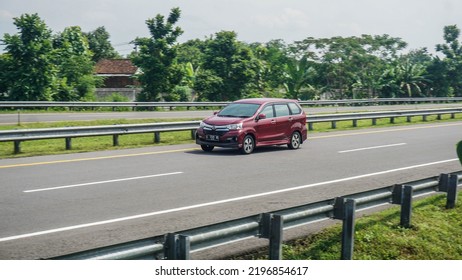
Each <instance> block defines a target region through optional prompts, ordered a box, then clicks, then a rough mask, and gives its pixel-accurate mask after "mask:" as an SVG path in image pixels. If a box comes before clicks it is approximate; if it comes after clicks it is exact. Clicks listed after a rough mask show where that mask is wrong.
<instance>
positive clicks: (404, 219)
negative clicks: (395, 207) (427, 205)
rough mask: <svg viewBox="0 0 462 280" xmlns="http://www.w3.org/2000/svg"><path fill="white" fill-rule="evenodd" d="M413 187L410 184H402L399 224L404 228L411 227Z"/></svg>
mask: <svg viewBox="0 0 462 280" xmlns="http://www.w3.org/2000/svg"><path fill="white" fill-rule="evenodd" d="M413 192H414V189H413V188H412V186H403V188H402V198H401V199H402V200H401V221H400V223H401V226H402V227H405V228H409V227H411V215H412V194H413Z"/></svg>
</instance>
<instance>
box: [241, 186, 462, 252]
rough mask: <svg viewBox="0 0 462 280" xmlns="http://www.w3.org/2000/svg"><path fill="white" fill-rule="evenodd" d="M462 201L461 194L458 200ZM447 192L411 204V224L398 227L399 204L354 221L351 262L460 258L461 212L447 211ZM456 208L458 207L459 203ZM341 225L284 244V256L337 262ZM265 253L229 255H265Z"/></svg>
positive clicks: (461, 244)
mask: <svg viewBox="0 0 462 280" xmlns="http://www.w3.org/2000/svg"><path fill="white" fill-rule="evenodd" d="M460 199H462V193H460V194H459V197H458V200H459V201H460ZM445 205H446V195H435V196H432V197H429V198H425V199H422V200H419V201H417V202H415V203H414V204H413V212H412V226H411V227H410V228H403V227H401V226H399V222H400V208H399V207H397V206H394V207H392V208H390V209H388V210H385V211H382V212H378V213H375V214H371V215H369V216H365V217H362V218H358V219H357V220H356V226H355V241H354V251H353V259H355V260H462V211H461V209H460V208H457V207H456V208H454V209H446V208H445ZM459 207H460V206H459ZM340 251H341V224H338V225H335V226H332V227H329V228H326V229H324V230H322V231H321V232H319V233H317V234H313V235H310V236H308V237H305V238H301V239H297V240H293V241H290V242H288V243H286V244H284V245H283V259H285V260H338V259H340ZM266 258H267V252H266V251H265V252H262V251H260V252H256V253H250V254H247V255H244V256H239V257H235V258H233V259H266Z"/></svg>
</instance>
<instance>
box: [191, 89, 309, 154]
mask: <svg viewBox="0 0 462 280" xmlns="http://www.w3.org/2000/svg"><path fill="white" fill-rule="evenodd" d="M306 138H307V128H306V115H305V112H304V111H303V109H302V108H301V107H300V105H299V104H298V102H297V101H296V100H288V99H276V98H253V99H242V100H238V101H235V102H233V103H230V104H229V105H228V106H226V107H225V108H223V109H222V110H221V111H219V112H218V113H216V114H214V115H213V116H211V117H208V118H206V119H204V120H203V121H202V122H201V124H200V126H199V128H198V129H197V133H196V143H197V144H198V145H200V146H201V148H202V150H204V151H206V152H210V151H212V150H213V148H214V147H215V146H217V147H224V148H237V149H239V150H240V151H241V152H242V153H244V154H250V153H252V152H253V150H254V149H255V147H259V146H269V145H287V146H288V147H289V148H290V149H298V148H299V147H300V145H301V144H302V143H303V142H304V141H305V140H306Z"/></svg>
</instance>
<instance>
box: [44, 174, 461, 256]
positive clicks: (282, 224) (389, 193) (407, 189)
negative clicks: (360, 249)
mask: <svg viewBox="0 0 462 280" xmlns="http://www.w3.org/2000/svg"><path fill="white" fill-rule="evenodd" d="M461 184H462V171H459V172H456V173H452V174H441V175H440V176H437V177H430V178H427V179H424V180H418V181H413V182H409V183H406V184H400V185H393V186H388V187H384V188H380V189H375V190H370V191H366V192H361V193H355V194H351V195H346V196H343V197H337V198H333V199H328V200H324V201H320V202H315V203H310V204H306V205H300V206H297V207H293V208H289V209H283V210H279V211H275V212H272V213H262V214H259V215H253V216H249V217H245V218H241V219H236V220H232V221H227V222H223V223H218V224H213V225H208V226H204V227H199V228H194V229H189V230H185V231H180V232H176V233H168V234H166V235H162V236H155V237H152V238H147V239H142V240H137V241H131V242H127V243H122V244H116V245H112V246H107V247H103V248H96V249H92V250H87V251H83V252H77V253H73V254H69V255H63V256H58V257H54V258H51V259H54V260H81V259H92V260H97V259H98V260H115V259H159V260H160V259H167V260H177V259H186V260H187V259H190V254H191V253H192V252H196V251H199V250H203V249H207V248H212V247H216V246H220V245H225V244H229V243H233V242H237V241H239V240H242V239H248V238H265V239H268V241H269V244H268V245H269V246H268V256H269V259H281V258H282V242H283V231H284V230H287V229H289V228H292V227H296V226H301V225H306V224H310V223H314V222H318V221H322V220H327V219H337V220H341V221H342V222H343V229H342V250H341V256H339V258H341V259H352V257H353V247H354V246H353V245H354V234H355V215H356V213H357V212H359V211H361V210H364V209H366V208H371V207H377V206H382V205H384V204H397V205H401V217H400V224H401V226H403V227H410V225H411V216H412V210H411V209H412V201H413V199H414V198H416V197H418V196H422V195H428V194H433V193H436V192H445V193H447V203H446V208H448V209H450V208H454V207H455V204H456V198H457V188H458V186H459V185H461ZM371 246H373V245H371Z"/></svg>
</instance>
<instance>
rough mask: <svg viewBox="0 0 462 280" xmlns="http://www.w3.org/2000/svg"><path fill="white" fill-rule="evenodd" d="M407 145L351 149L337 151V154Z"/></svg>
mask: <svg viewBox="0 0 462 280" xmlns="http://www.w3.org/2000/svg"><path fill="white" fill-rule="evenodd" d="M403 145H407V143H398V144H390V145H382V146H373V147H366V148H359V149H353V150H345V151H339V152H338V153H339V154H343V153H351V152H358V151H364V150H373V149H381V148H389V147H396V146H403Z"/></svg>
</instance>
